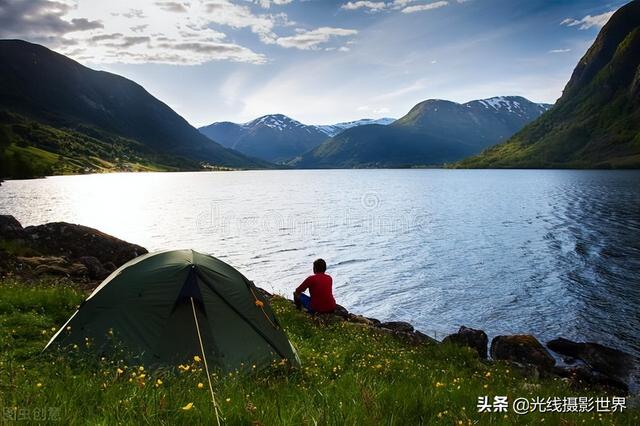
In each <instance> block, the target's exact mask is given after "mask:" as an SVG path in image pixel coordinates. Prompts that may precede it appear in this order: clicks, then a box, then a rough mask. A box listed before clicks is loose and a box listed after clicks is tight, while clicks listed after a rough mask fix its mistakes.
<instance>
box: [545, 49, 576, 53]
mask: <svg viewBox="0 0 640 426" xmlns="http://www.w3.org/2000/svg"><path fill="white" fill-rule="evenodd" d="M567 52H571V49H553V50H550V51H549V53H567Z"/></svg>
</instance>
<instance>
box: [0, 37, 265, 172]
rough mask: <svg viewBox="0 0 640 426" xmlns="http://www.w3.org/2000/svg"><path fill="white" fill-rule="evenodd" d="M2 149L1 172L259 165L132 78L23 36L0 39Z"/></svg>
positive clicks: (0, 134) (191, 168) (182, 168)
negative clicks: (93, 66)
mask: <svg viewBox="0 0 640 426" xmlns="http://www.w3.org/2000/svg"><path fill="white" fill-rule="evenodd" d="M0 153H1V154H2V155H0V165H1V166H2V168H1V170H2V175H3V176H5V177H28V176H31V175H46V174H54V173H66V172H73V173H78V172H85V171H101V170H184V169H190V170H194V169H200V168H201V167H202V166H201V163H206V164H210V165H214V166H223V167H238V168H246V167H260V166H263V165H264V163H263V162H260V161H257V160H252V159H249V158H247V157H245V156H244V155H242V154H240V153H237V152H234V151H232V150H229V149H226V148H224V147H222V146H220V145H218V144H217V143H215V142H213V141H211V140H210V139H208V138H206V137H205V136H203V135H201V134H200V133H199V132H198V131H197V130H196V129H195V128H194V127H192V126H191V125H189V123H187V121H186V120H185V119H183V118H182V117H181V116H179V115H178V114H177V113H175V112H174V111H173V110H172V109H171V108H169V107H168V106H167V105H166V104H164V103H162V102H161V101H159V100H158V99H156V98H155V97H153V96H152V95H151V94H149V93H148V92H147V91H146V90H145V89H144V88H143V87H142V86H140V85H138V84H136V83H134V82H133V81H131V80H127V79H126V78H124V77H121V76H118V75H115V74H111V73H108V72H104V71H95V70H92V69H89V68H87V67H84V66H82V65H80V64H79V63H77V62H75V61H73V60H71V59H69V58H67V57H65V56H63V55H60V54H58V53H55V52H53V51H51V50H49V49H47V48H45V47H43V46H40V45H37V44H32V43H28V42H25V41H21V40H0Z"/></svg>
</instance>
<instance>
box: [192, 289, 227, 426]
mask: <svg viewBox="0 0 640 426" xmlns="http://www.w3.org/2000/svg"><path fill="white" fill-rule="evenodd" d="M190 299H191V309H192V310H193V320H194V321H195V323H196V331H197V332H198V341H199V342H200V352H202V360H203V361H204V370H205V372H206V373H207V381H208V382H209V391H210V392H211V402H212V403H213V410H214V412H215V413H216V422H217V423H218V426H220V415H219V413H218V404H217V403H216V396H215V394H214V393H213V385H212V384H211V374H209V365H208V364H207V355H205V353H204V345H203V344H202V336H201V335H200V325H199V324H198V316H197V315H196V305H195V303H194V302H193V297H190Z"/></svg>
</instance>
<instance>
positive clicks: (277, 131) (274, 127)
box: [198, 114, 327, 163]
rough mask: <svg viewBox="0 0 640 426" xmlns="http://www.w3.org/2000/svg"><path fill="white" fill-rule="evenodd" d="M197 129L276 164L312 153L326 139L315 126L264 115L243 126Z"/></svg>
mask: <svg viewBox="0 0 640 426" xmlns="http://www.w3.org/2000/svg"><path fill="white" fill-rule="evenodd" d="M198 130H200V132H201V133H202V134H204V135H205V136H207V137H209V138H210V139H213V140H214V141H216V142H218V143H219V144H221V145H223V146H226V147H228V148H233V149H235V150H237V151H240V152H242V153H244V154H246V155H250V156H252V157H256V158H260V159H263V160H268V161H272V162H276V163H278V162H282V161H285V160H288V159H290V158H293V157H296V156H298V155H300V154H302V153H304V152H306V151H309V150H310V149H313V148H315V147H316V146H318V145H319V144H320V143H321V142H322V141H324V140H325V139H326V138H327V134H326V133H324V132H322V131H320V130H319V129H318V128H317V127H316V126H308V125H305V124H302V123H300V122H299V121H297V120H294V119H292V118H290V117H287V116H286V115H283V114H270V115H265V116H262V117H258V118H256V119H255V120H252V121H249V122H247V123H242V124H237V123H231V122H228V121H223V122H217V123H213V124H210V125H208V126H204V127H200V128H199V129H198Z"/></svg>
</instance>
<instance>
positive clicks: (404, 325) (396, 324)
mask: <svg viewBox="0 0 640 426" xmlns="http://www.w3.org/2000/svg"><path fill="white" fill-rule="evenodd" d="M376 326H377V327H380V328H386V329H387V330H391V331H400V332H405V333H408V332H412V331H413V326H412V325H411V324H409V323H408V322H404V321H389V322H381V323H379V324H377V325H376Z"/></svg>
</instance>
